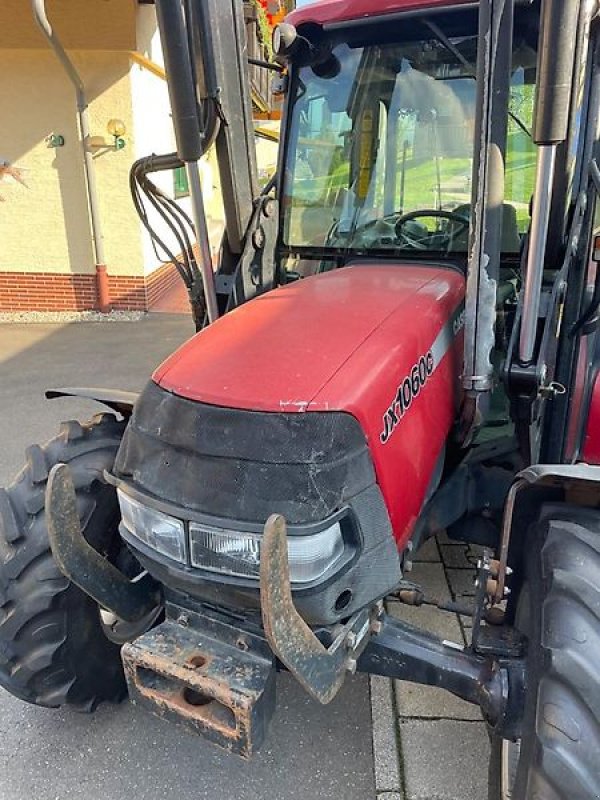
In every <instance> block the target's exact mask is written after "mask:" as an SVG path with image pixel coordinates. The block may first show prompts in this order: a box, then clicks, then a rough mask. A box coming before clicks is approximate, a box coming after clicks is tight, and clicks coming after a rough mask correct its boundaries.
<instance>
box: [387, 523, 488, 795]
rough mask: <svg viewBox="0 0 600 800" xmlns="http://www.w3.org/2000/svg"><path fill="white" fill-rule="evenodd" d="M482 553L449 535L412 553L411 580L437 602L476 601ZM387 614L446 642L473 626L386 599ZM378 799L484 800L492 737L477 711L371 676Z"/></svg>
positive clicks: (431, 691) (443, 695) (462, 637)
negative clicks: (431, 633) (479, 554)
mask: <svg viewBox="0 0 600 800" xmlns="http://www.w3.org/2000/svg"><path fill="white" fill-rule="evenodd" d="M477 558H478V552H477V551H476V549H475V548H472V547H469V546H467V545H464V544H459V543H456V542H452V541H451V540H449V539H448V538H447V537H446V536H440V537H438V539H437V540H434V539H432V540H430V541H429V542H427V543H426V545H425V546H424V547H423V548H422V549H421V551H420V552H419V553H418V554H417V556H416V558H415V564H414V569H413V571H412V573H410V576H409V577H410V578H411V580H414V581H415V582H417V583H420V584H422V585H423V586H424V587H425V588H426V590H427V594H428V595H429V596H432V597H436V598H439V599H440V600H444V599H446V600H448V599H450V598H454V599H456V600H462V601H463V602H464V603H465V604H467V603H469V602H470V601H472V597H473V594H474V589H473V581H474V576H475V565H476V563H477ZM388 612H389V613H391V614H393V615H394V616H397V617H399V618H400V619H403V620H405V621H406V622H409V623H413V624H415V625H419V626H420V627H424V628H427V629H428V630H430V631H432V632H434V633H436V634H437V635H438V636H441V637H442V638H444V639H448V640H450V641H454V642H457V643H458V644H466V643H467V637H468V636H469V635H470V631H469V625H468V623H467V624H464V623H463V622H462V621H461V619H460V618H459V617H457V616H456V615H455V614H449V613H445V612H441V611H438V610H437V609H435V608H432V607H431V606H424V607H422V608H411V607H409V606H406V605H403V604H401V603H398V602H389V603H388ZM371 703H372V707H373V750H374V756H375V784H376V792H377V797H378V800H483V798H485V797H486V796H487V777H486V773H487V760H488V736H487V732H486V728H485V725H484V723H483V721H482V719H481V715H480V713H479V710H478V709H477V708H475V707H474V706H471V705H470V704H469V703H465V702H463V701H462V700H460V699H458V698H455V697H453V696H452V695H449V694H448V693H447V692H444V691H442V690H440V689H435V688H430V687H424V686H418V685H416V684H412V683H409V682H407V681H389V680H387V679H384V678H372V679H371Z"/></svg>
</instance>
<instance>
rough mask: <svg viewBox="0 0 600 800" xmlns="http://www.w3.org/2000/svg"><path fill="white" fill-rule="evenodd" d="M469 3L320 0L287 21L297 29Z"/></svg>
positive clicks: (293, 13)
mask: <svg viewBox="0 0 600 800" xmlns="http://www.w3.org/2000/svg"><path fill="white" fill-rule="evenodd" d="M469 2H472V0H455V2H449V0H319V2H316V3H311V4H310V5H307V6H303V7H302V8H297V9H296V10H295V11H292V13H291V14H289V15H288V17H287V18H286V21H287V22H291V23H292V25H296V26H298V25H302V24H303V23H305V22H316V23H318V24H319V25H331V24H332V23H336V22H346V21H349V20H360V19H367V18H368V17H378V16H381V15H382V14H393V13H394V12H396V13H397V12H399V11H415V10H419V9H423V10H426V9H430V8H431V9H434V8H443V7H444V6H456V5H460V4H462V3H469Z"/></svg>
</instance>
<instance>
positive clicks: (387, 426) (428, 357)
mask: <svg viewBox="0 0 600 800" xmlns="http://www.w3.org/2000/svg"><path fill="white" fill-rule="evenodd" d="M464 324H465V307H464V303H461V305H460V306H459V307H458V308H457V309H456V311H455V312H454V314H453V315H452V318H451V319H450V320H449V321H448V322H447V323H446V324H445V325H444V327H443V328H442V330H441V331H440V332H439V334H438V335H437V337H436V340H435V342H434V343H433V345H432V346H431V350H428V351H427V353H424V354H423V355H422V356H420V357H419V359H418V360H417V362H416V364H415V365H414V366H413V367H412V368H411V370H410V371H409V373H408V375H406V376H405V377H404V378H403V379H402V380H401V381H400V385H399V386H398V391H397V392H396V395H395V397H394V399H393V401H392V402H391V403H390V405H389V406H388V408H387V409H386V410H385V413H384V415H383V430H382V431H381V433H380V434H379V440H380V442H381V444H386V443H387V442H388V440H389V438H390V436H391V435H392V434H393V432H394V431H395V430H396V428H397V427H398V425H399V424H400V420H401V419H402V417H403V416H404V415H405V414H406V412H407V411H408V410H409V408H410V407H411V406H412V404H413V400H415V398H417V397H418V396H419V394H420V393H421V390H422V389H423V387H424V386H425V384H426V383H427V381H428V380H429V378H430V377H431V375H432V374H433V372H434V370H435V368H436V367H437V365H438V364H439V363H440V361H441V360H442V358H443V357H444V356H445V355H446V353H447V352H448V350H449V348H450V345H451V344H452V342H453V341H454V338H455V337H456V336H458V334H459V333H460V332H461V330H462V329H463V327H464Z"/></svg>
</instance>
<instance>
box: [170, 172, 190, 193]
mask: <svg viewBox="0 0 600 800" xmlns="http://www.w3.org/2000/svg"><path fill="white" fill-rule="evenodd" d="M173 192H174V194H175V197H176V198H179V197H187V196H188V195H189V193H190V187H189V184H188V178H187V172H186V171H185V167H177V169H174V170H173Z"/></svg>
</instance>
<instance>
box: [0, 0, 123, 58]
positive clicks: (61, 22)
mask: <svg viewBox="0 0 600 800" xmlns="http://www.w3.org/2000/svg"><path fill="white" fill-rule="evenodd" d="M137 8H138V4H137V2H136V0H46V12H47V17H48V20H49V21H50V23H51V25H52V26H53V27H54V29H55V31H56V32H57V33H58V34H59V35H60V38H61V41H62V44H63V46H64V47H65V48H66V49H67V50H133V49H134V48H135V24H136V13H137ZM36 47H38V48H41V49H43V50H45V49H46V48H47V47H48V44H47V42H46V40H45V38H44V37H43V35H42V34H41V32H40V30H39V28H38V27H37V24H36V23H35V22H34V21H33V14H32V10H31V0H1V2H0V50H4V49H7V48H14V49H18V50H27V49H30V48H36Z"/></svg>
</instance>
